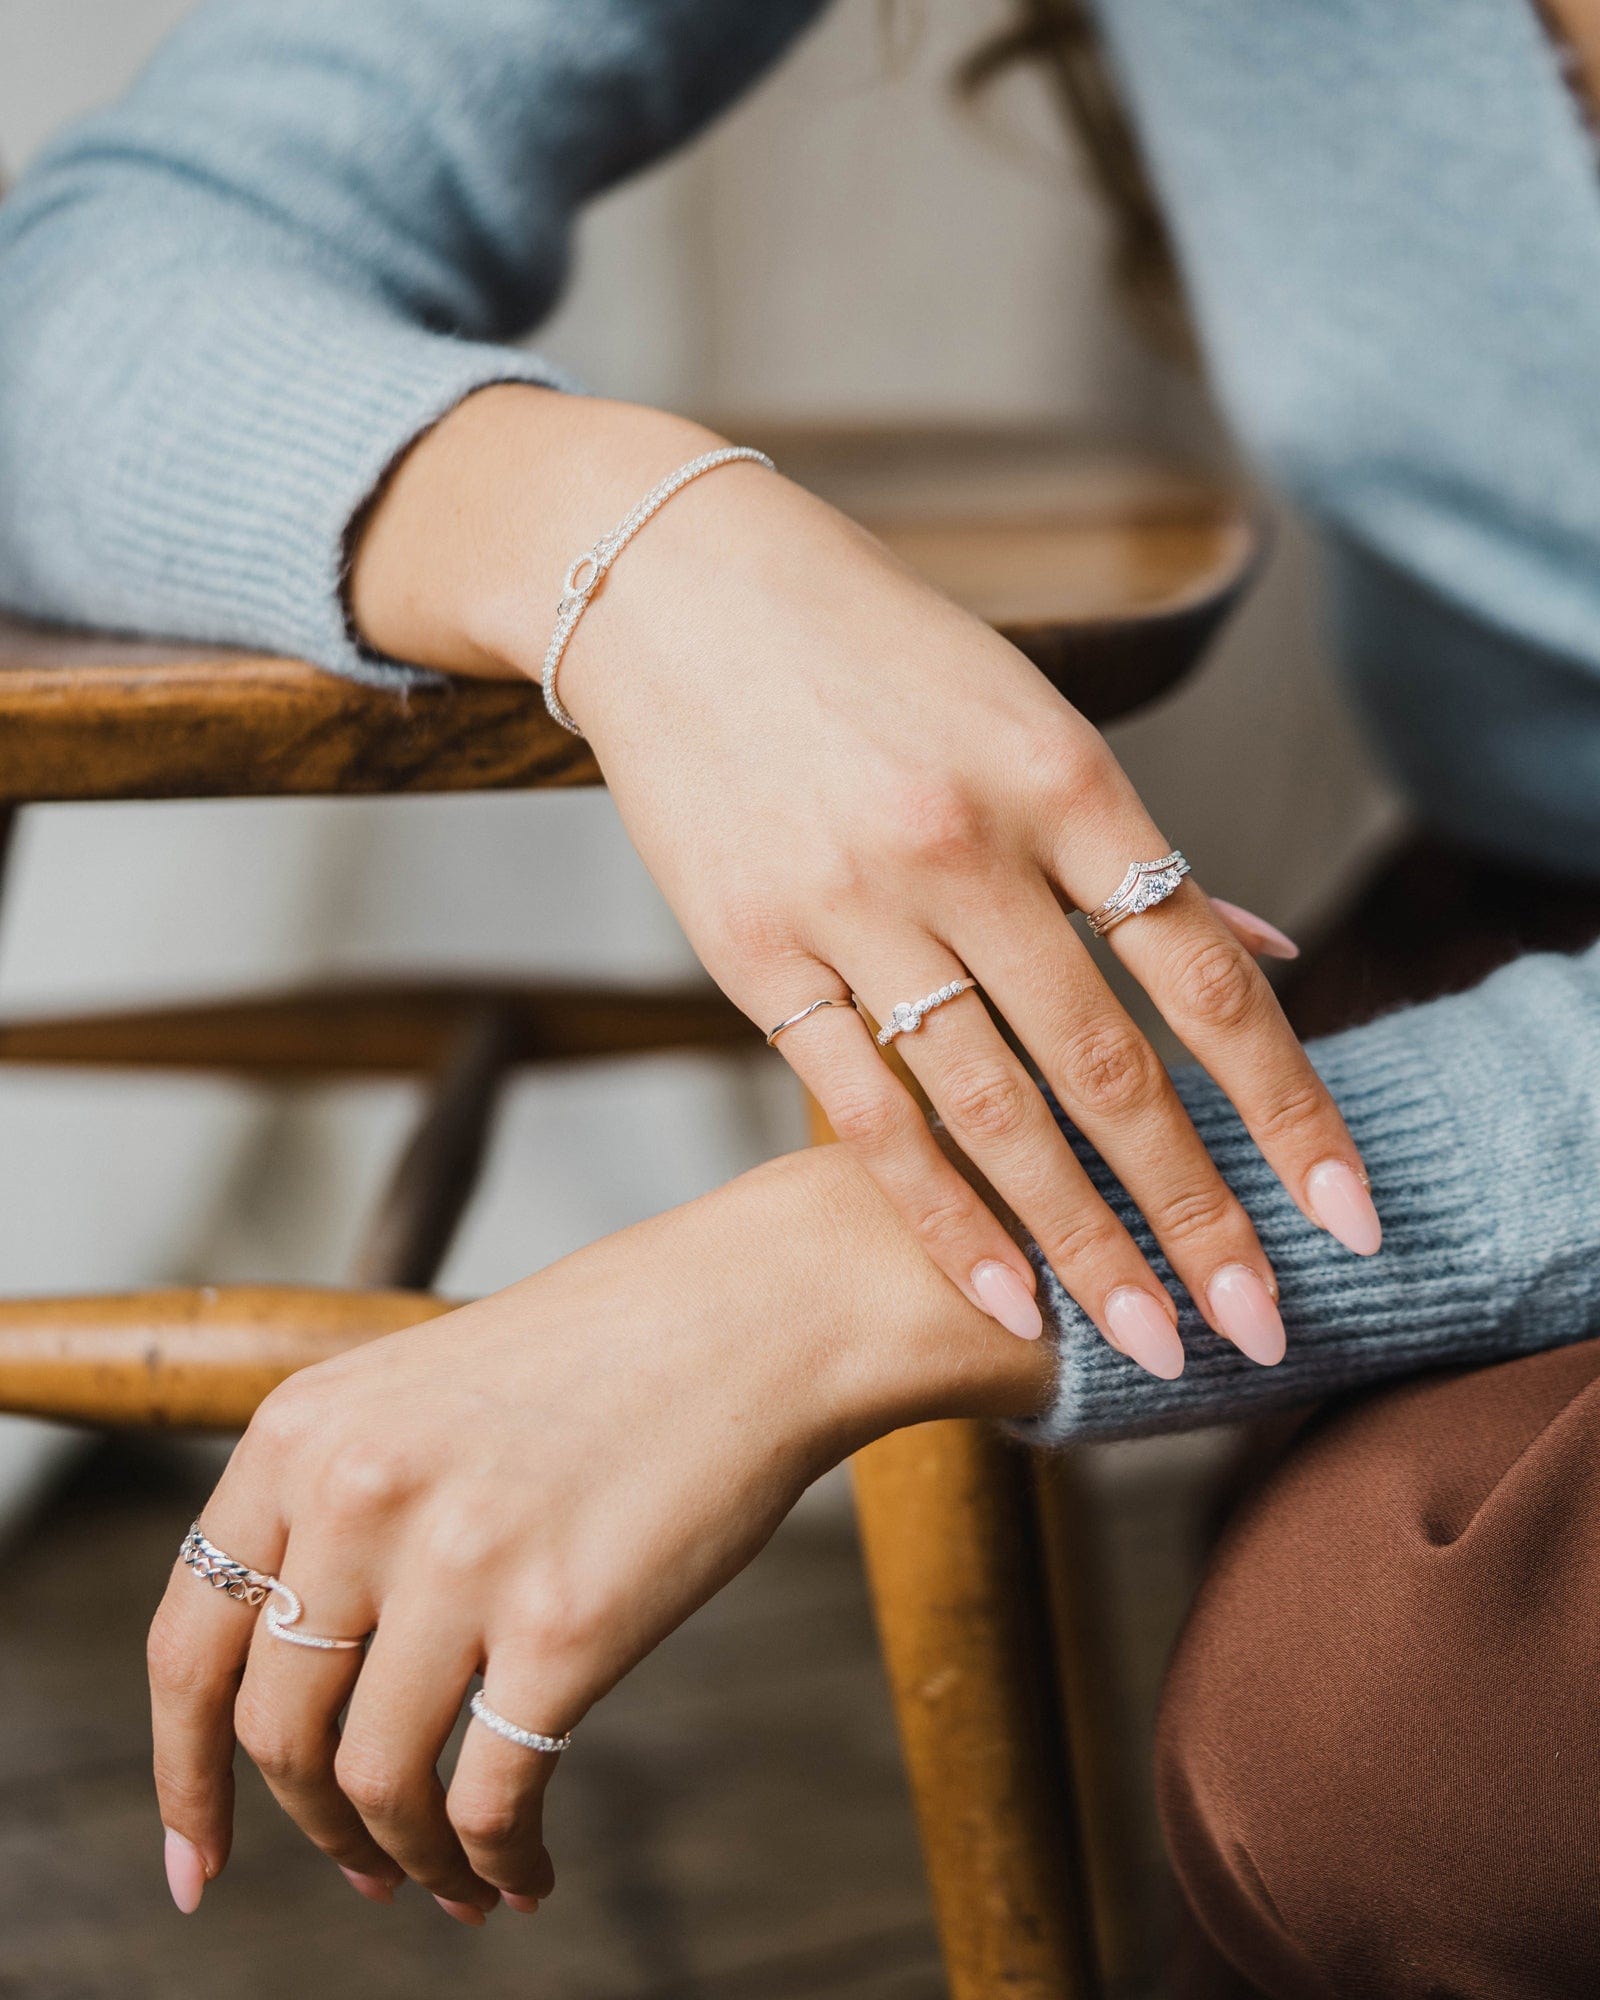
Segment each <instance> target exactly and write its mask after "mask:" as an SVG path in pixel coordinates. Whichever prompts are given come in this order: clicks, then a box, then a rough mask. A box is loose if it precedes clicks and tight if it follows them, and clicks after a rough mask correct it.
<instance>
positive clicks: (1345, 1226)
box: [1306, 1160, 1383, 1257]
mask: <svg viewBox="0 0 1600 2000" xmlns="http://www.w3.org/2000/svg"><path fill="white" fill-rule="evenodd" d="M1306 1200H1307V1201H1308V1202H1309V1203H1310V1205H1311V1213H1312V1214H1313V1215H1314V1216H1315V1217H1316V1219H1317V1221H1318V1222H1320V1223H1321V1224H1322V1226H1323V1228H1324V1229H1325V1230H1327V1232H1328V1234H1329V1235H1330V1236H1332V1237H1336V1238H1337V1239H1338V1241H1339V1242H1341V1243H1342V1244H1343V1245H1344V1247H1345V1248H1346V1249H1347V1250H1353V1251H1354V1252H1355V1253H1356V1255H1357V1256H1358V1257H1370V1256H1372V1255H1373V1254H1374V1253H1375V1252H1376V1251H1377V1250H1378V1248H1379V1247H1380V1246H1381V1244H1382V1242H1383V1224H1382V1223H1381V1222H1380V1221H1379V1220H1378V1211H1377V1209H1376V1208H1374V1206H1373V1204H1372V1196H1371V1195H1370V1194H1368V1192H1367V1190H1366V1187H1365V1186H1364V1185H1363V1183H1362V1179H1361V1176H1360V1175H1359V1174H1358V1173H1357V1172H1356V1170H1355V1168H1354V1167H1351V1166H1347V1165H1346V1164H1345V1162H1344V1161H1343V1160H1324V1161H1323V1162H1322V1164H1321V1166H1320V1167H1313V1168H1312V1169H1311V1172H1310V1173H1309V1174H1308V1175H1307V1176H1306Z"/></svg>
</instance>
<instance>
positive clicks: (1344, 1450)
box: [1157, 1342, 1600, 2000]
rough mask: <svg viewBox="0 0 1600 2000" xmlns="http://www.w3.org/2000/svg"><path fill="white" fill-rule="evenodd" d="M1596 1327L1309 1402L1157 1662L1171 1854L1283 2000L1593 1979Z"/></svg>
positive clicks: (1231, 1945)
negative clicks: (1478, 1361)
mask: <svg viewBox="0 0 1600 2000" xmlns="http://www.w3.org/2000/svg"><path fill="white" fill-rule="evenodd" d="M1597 1604H1600V1343H1597V1342H1590V1343H1585V1344H1584V1345H1583V1346H1581V1347H1574V1348H1568V1349H1565V1350H1561V1351H1558V1352H1552V1353H1549V1354H1544V1355H1539V1356H1535V1357H1531V1358H1530V1359H1529V1360H1526V1361H1519V1362H1513V1363H1509V1364H1507V1365H1505V1366H1503V1367H1499V1368H1494V1369H1486V1370H1482V1371H1479V1372H1476V1373H1474V1374H1470V1375H1461V1376H1453V1377H1449V1378H1442V1379H1434V1380H1429V1381H1423V1382H1415V1383H1409V1384H1406V1385H1404V1386H1403V1387H1402V1388H1399V1389H1395V1390H1390V1391H1386V1392H1384V1393H1382V1394H1380V1395H1376V1396H1372V1397H1369V1398H1366V1399H1364V1400H1363V1401H1362V1402H1360V1403H1359V1404H1356V1405H1354V1406H1351V1407H1349V1408H1347V1409H1345V1410H1344V1411H1343V1412H1341V1413H1339V1414H1337V1415H1335V1416H1333V1417H1332V1418H1331V1419H1329V1420H1327V1421H1325V1422H1322V1423H1320V1424H1319V1425H1318V1426H1316V1428H1315V1429H1314V1430H1313V1431H1312V1432H1311V1433H1308V1434H1307V1436H1306V1437H1305V1438H1304V1439H1303V1440H1302V1441H1301V1442H1300V1443H1299V1444H1298V1445H1297V1447H1296V1448H1295V1449H1294V1450H1293V1451H1292V1452H1291V1453H1290V1455H1289V1456H1288V1458H1287V1459H1286V1460H1285V1462H1284V1463H1283V1464H1282V1465H1281V1466H1280V1467H1279V1468H1278V1469H1277V1470H1276V1471H1275V1473H1274V1474H1273V1475H1272V1476H1271V1477H1270V1479H1269V1480H1268V1481H1267V1482H1266V1483H1265V1485H1264V1486H1263V1487H1262V1488H1261V1490H1260V1491H1259V1492H1258V1493H1257V1494H1256V1495H1255V1496H1254V1497H1253V1499H1252V1500H1251V1501H1249V1502H1248V1503H1247V1504H1246V1506H1245V1507H1244V1508H1243V1509H1242V1510H1241V1512H1240V1515H1239V1517H1238V1519H1237V1520H1236V1521H1235V1523H1234V1524H1233V1526H1232V1528H1231V1529H1230V1531H1229V1533H1228V1535H1227V1536H1226V1537H1225V1539H1224V1541H1223V1543H1222V1546H1221V1547H1220V1548H1219V1550H1218V1552H1217V1556H1216V1558H1215V1561H1214V1563H1213V1565H1212V1567H1211V1571H1210V1573H1209V1575H1208V1577H1207V1579H1206V1583H1205V1585H1204V1587H1203V1589H1202V1591H1201V1593H1200V1596H1199V1598H1198V1599H1197V1601H1196V1604H1195V1608H1194V1611H1193V1613H1192V1614H1191V1617H1190V1620H1189V1623H1188V1626H1187V1628H1186V1630H1185V1633H1184V1636H1183V1639H1182V1641H1181V1642H1180V1645H1179V1647H1178V1651H1177V1653H1176V1655H1175V1656H1174V1659H1173V1663H1172V1666H1171V1669H1170V1670H1169V1674H1168V1681H1167V1688H1166V1693H1165V1697H1164V1702H1163V1711H1162V1719H1161V1728H1160V1734H1159V1743H1158V1753H1157V1778H1158V1786H1159V1791H1160V1798H1161V1808H1162V1816H1163V1820H1164V1823H1165V1826H1166V1829H1167V1837H1168V1843H1169V1847H1170V1849H1171V1852H1172V1857H1173V1861H1174V1865H1175V1867H1176V1868H1177V1870H1178V1873H1179V1876H1180V1878H1181V1879H1182V1881H1183V1884H1184V1888H1185V1891H1186V1893H1187V1895H1188V1897H1189V1899H1190V1901H1191V1903H1192V1904H1193V1905H1194V1908H1195V1911H1196V1914H1197V1916H1198V1917H1199V1919H1200V1921H1201V1922H1202V1923H1203V1925H1204V1926H1205V1928H1206V1929H1207V1931H1208V1932H1209V1933H1210V1934H1211V1936H1212V1938H1213V1940H1214V1941H1215V1942H1216V1943H1217V1945H1218V1946H1219V1947H1220V1948H1221V1949H1222V1951H1223V1952H1224V1954H1225V1955H1226V1956H1227V1957H1228V1958H1229V1959H1230V1960H1231V1961H1232V1962H1233V1963H1234V1964H1236V1965H1237V1966H1238V1967H1239V1969H1240V1970H1241V1971H1242V1972H1243V1973H1245V1975H1246V1976H1247V1977H1249V1978H1250V1979H1251V1980H1252V1981H1253V1982H1254V1983H1255V1984H1256V1985H1258V1986H1260V1987H1261V1988H1262V1990H1263V1991H1264V1992H1265V1993H1267V1994H1270V1995H1272V1996H1273V2000H1314V1996H1320V1995H1324V1994H1326V1995H1329V1996H1332V1995H1338V1996H1341V2000H1345V1996H1354V1995H1362V1994H1373V1995H1384V1996H1390V1995H1393V1996H1396V2000H1411V1996H1416V2000H1422V1996H1427V2000H1445V1996H1454V1995H1460V1996H1463V2000H1465V1996H1469V1995H1470V1996H1474V2000H1482V1996H1488V1995H1493V1996H1494V2000H1524V1997H1525V2000H1533V1996H1539V2000H1546V1996H1552V1995H1557V1994H1577V1993H1586V1992H1591V1991H1597V1990H1600V1896H1597V1894H1596V1891H1595V1887H1594V1884H1595V1881H1596V1879H1597V1871H1600V1725H1597V1724H1596V1723H1595V1721H1594V1720H1593V1717H1594V1715H1595V1713H1596V1709H1597V1695H1596V1690H1597V1688H1600V1617H1597V1616H1596V1608H1595V1607H1596V1605H1597Z"/></svg>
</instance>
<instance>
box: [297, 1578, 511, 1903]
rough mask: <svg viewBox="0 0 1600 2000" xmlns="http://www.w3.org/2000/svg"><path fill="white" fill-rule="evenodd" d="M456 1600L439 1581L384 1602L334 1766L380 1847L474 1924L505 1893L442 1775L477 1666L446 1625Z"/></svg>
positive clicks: (461, 1637) (469, 1646)
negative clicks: (448, 1803) (480, 1859)
mask: <svg viewBox="0 0 1600 2000" xmlns="http://www.w3.org/2000/svg"><path fill="white" fill-rule="evenodd" d="M450 1596H451V1594H450V1590H449V1588H448V1586H447V1585H446V1584H445V1583H443V1582H441V1585H440V1588H439V1589H437V1590H436V1591H431V1592H420V1593H416V1594H413V1595H412V1596H410V1597H409V1598H408V1599H406V1600H403V1601H401V1602H399V1603H394V1602H389V1603H386V1604H385V1605H384V1607H383V1617H382V1622H381V1623H380V1624H379V1626H378V1630H377V1632H376V1634H375V1635H374V1637H373V1640H372V1644H371V1645H370V1646H369V1647H368V1649H367V1656H366V1661H365V1663H364V1665H363V1666H362V1669H361V1674H360V1678H359V1679H358V1680H357V1682H356V1688H355V1693H354V1695H353V1696H352V1697H351V1700H350V1709H349V1713H348V1714H347V1716H346V1717H345V1726H344V1735H343V1737H342V1738H341V1740H340V1744H339V1752H338V1756H337V1758H336V1760H335V1766H334V1770H335V1775H336V1777H337V1779H338V1783H339V1789H340V1790H341V1791H342V1792H343V1793H344V1795H345V1797H346V1798H347V1799H348V1800H349V1801H350V1803H351V1804H352V1805H353V1806H354V1807H355V1809H356V1811H357V1812H358V1813H359V1814H360V1816H361V1819H362V1821H363V1823H364V1824H365V1826H366V1828H367V1831H368V1832H369V1833H370V1834H371V1836H372V1839H373V1840H374V1842H375V1843H376V1845H377V1846H378V1847H379V1848H380V1849H381V1850H382V1851H383V1853H385V1854H387V1855H390V1856H392V1857H393V1859H394V1860H395V1861H396V1862H397V1863H398V1864H399V1866H400V1867H401V1868H403V1869H404V1870H405V1872H406V1874H407V1875H409V1876H410V1877H411V1879H412V1881H414V1882H417V1883H420V1884H421V1886H422V1887H423V1888H424V1889H426V1890H428V1891H429V1892H430V1893H431V1894H432V1895H433V1897H434V1898H435V1899H436V1901H437V1902H438V1903H439V1904H440V1905H441V1906H442V1907H443V1908H444V1909H445V1910H446V1911H448V1912H449V1914H450V1915H451V1916H453V1917H455V1918H456V1919H457V1920H458V1921H459V1922H461V1923H465V1924H473V1925H476V1924H481V1923H482V1922H483V1921H484V1919H485V1917H486V1916H487V1914H488V1912H489V1911H490V1910H492V1909H493V1908H494V1906H495V1904H496V1903H497V1902H498V1901H499V1894H498V1891H497V1890H496V1889H494V1888H493V1887H492V1886H491V1885H490V1884H489V1883H488V1882H486V1881H485V1880H484V1879H483V1877H482V1876H480V1875H478V1874H476V1873H475V1872H474V1870H473V1867H472V1864H471V1862H469V1861H468V1859H467V1856H466V1852H465V1850H464V1849H463V1847H462V1845H461V1842H460V1840H459V1839H458V1838H457V1835H456V1831H455V1829H454V1827H452V1826H451V1824H450V1819H449V1816H448V1814H447V1813H446V1811H445V1795H444V1787H443V1785H441V1784H440V1782H439V1771H438V1764H439V1758H440V1756H441V1754H442V1753H443V1750H444V1746H445V1744H446V1743H447V1742H448V1741H449V1738H450V1732H451V1730H452V1729H453V1728H454V1727H455V1724H456V1719H457V1717H458V1716H459V1715H460V1713H461V1704H462V1702H463V1701H464V1700H465V1698H466V1691H467V1686H468V1683H469V1682H470V1681H471V1679H472V1676H473V1673H474V1672H475V1671H476V1669H477V1665H478V1644H477V1641H476V1640H475V1639H473V1638H471V1637H470V1636H469V1635H468V1634H467V1632H466V1631H464V1630H461V1629H457V1628H456V1627H455V1626H453V1625H452V1623H451V1621H450V1616H449V1610H450Z"/></svg>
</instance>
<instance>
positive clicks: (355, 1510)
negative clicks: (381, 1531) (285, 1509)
mask: <svg viewBox="0 0 1600 2000" xmlns="http://www.w3.org/2000/svg"><path fill="white" fill-rule="evenodd" d="M410 1483H411V1482H410V1477H409V1474H408V1472H407V1469H406V1465H405V1460H404V1457H403V1455H402V1454H401V1453H399V1452H398V1451H396V1450H395V1449H394V1448H393V1447H392V1446H391V1445H389V1444H386V1443H385V1442H383V1441H382V1440H381V1439H377V1438H362V1439H360V1440H358V1441H354V1442H348V1443H345V1444H342V1445H341V1446H340V1447H339V1448H338V1450H336V1451H334V1452H332V1453H331V1454H330V1455H329V1457H328V1458H327V1459H326V1461H325V1462H324V1464H323V1466H322V1468H321V1471H320V1472H319V1474H318V1478H317V1490H316V1505H317V1508H318V1510H319V1512H321V1513H322V1514H324V1515H326V1516H327V1517H328V1518H329V1519H330V1520H331V1521H334V1522H339V1523H343V1524H349V1523H351V1522H356V1521H369V1520H372V1519H374V1518H381V1517H383V1516H385V1515H388V1514H392V1513H394V1512H395V1510H396V1509H397V1508H398V1507H399V1506H400V1505H401V1504H402V1502H403V1501H404V1500H405V1497H406V1494H407V1492H408V1491H409V1488H410Z"/></svg>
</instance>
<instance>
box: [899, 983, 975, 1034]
mask: <svg viewBox="0 0 1600 2000" xmlns="http://www.w3.org/2000/svg"><path fill="white" fill-rule="evenodd" d="M977 984H978V982H977V980H975V979H952V980H951V981H950V983H949V984H948V985H947V986H941V987H940V988H939V990H938V992H937V993H926V994H924V995H923V997H922V998H921V999H920V1000H902V1001H901V1002H900V1004H899V1006H897V1007H896V1008H895V1010H894V1012H893V1013H892V1014H891V1015H890V1016H889V1018H888V1020H887V1021H886V1022H885V1023H884V1024H883V1026H882V1027H881V1028H880V1029H879V1030H878V1047H879V1048H880V1049H886V1048H887V1047H888V1046H889V1044H890V1043H891V1042H892V1041H893V1040H894V1039H895V1037H896V1036H897V1035H914V1034H915V1033H916V1032H917V1030H918V1028H920V1027H921V1026H922V1020H923V1016H924V1015H925V1014H931V1013H932V1012H933V1010H934V1009H935V1008H936V1007H943V1006H944V1005H945V1003H946V1002H947V1001H950V1000H956V999H959V998H960V996H961V995H962V994H963V993H972V992H974V991H976V989H977Z"/></svg>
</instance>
